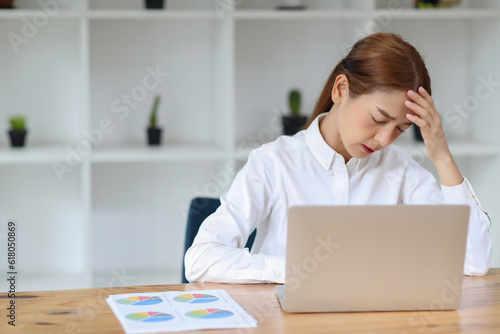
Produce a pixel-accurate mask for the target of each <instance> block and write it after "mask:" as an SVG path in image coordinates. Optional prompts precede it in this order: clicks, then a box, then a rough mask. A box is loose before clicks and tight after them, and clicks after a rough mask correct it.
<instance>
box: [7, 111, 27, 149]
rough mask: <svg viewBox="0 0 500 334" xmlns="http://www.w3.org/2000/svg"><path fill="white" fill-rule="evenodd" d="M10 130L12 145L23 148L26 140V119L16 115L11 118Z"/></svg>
mask: <svg viewBox="0 0 500 334" xmlns="http://www.w3.org/2000/svg"><path fill="white" fill-rule="evenodd" d="M9 123H10V130H9V137H10V144H11V146H12V147H23V146H24V141H25V139H26V134H27V133H28V131H27V130H26V117H24V116H21V115H15V116H10V117H9Z"/></svg>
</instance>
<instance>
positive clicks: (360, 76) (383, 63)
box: [304, 33, 431, 128]
mask: <svg viewBox="0 0 500 334" xmlns="http://www.w3.org/2000/svg"><path fill="white" fill-rule="evenodd" d="M340 74H345V75H346V76H347V79H348V80H349V96H350V97H351V98H356V97H357V96H359V95H363V94H370V93H373V92H374V91H393V90H408V89H412V90H414V91H416V90H417V89H418V87H420V86H422V87H424V89H425V90H426V91H427V92H428V93H429V94H431V79H430V77H429V73H428V72H427V68H426V67H425V63H424V61H423V59H422V57H421V56H420V53H418V51H417V50H416V49H415V48H414V47H413V46H412V45H411V44H409V43H408V42H406V41H404V40H403V39H402V38H401V37H400V36H398V35H395V34H390V33H376V34H372V35H369V36H367V37H365V38H363V39H361V40H359V41H357V42H356V44H354V46H353V47H352V49H351V51H350V52H349V54H348V55H347V56H346V57H345V58H344V59H342V60H341V61H340V62H339V63H338V64H337V66H336V67H335V68H334V69H333V71H332V73H331V74H330V77H329V78H328V80H327V82H326V84H325V87H324V88H323V91H322V92H321V95H320V97H319V99H318V101H317V102H316V106H315V107H314V111H313V113H312V115H311V117H310V118H309V120H308V121H307V124H306V125H305V127H304V128H307V127H308V126H309V125H310V124H311V123H312V121H313V120H314V119H315V118H316V117H317V116H318V115H319V114H321V113H324V112H327V111H330V109H331V108H332V106H333V101H332V98H331V95H332V89H333V85H334V83H335V79H336V78H337V76H338V75H340Z"/></svg>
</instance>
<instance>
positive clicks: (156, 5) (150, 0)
mask: <svg viewBox="0 0 500 334" xmlns="http://www.w3.org/2000/svg"><path fill="white" fill-rule="evenodd" d="M164 2H165V1H164V0H146V8H147V9H162V8H163V6H164Z"/></svg>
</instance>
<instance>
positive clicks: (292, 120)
mask: <svg viewBox="0 0 500 334" xmlns="http://www.w3.org/2000/svg"><path fill="white" fill-rule="evenodd" d="M300 99H301V98H300V92H299V91H298V90H296V89H294V90H291V91H290V93H289V94H288V104H289V106H290V114H291V115H283V116H282V118H281V121H282V124H283V134H284V135H287V136H293V135H294V134H296V133H297V132H299V131H300V130H302V128H303V127H304V125H305V124H306V122H307V117H306V116H302V115H300Z"/></svg>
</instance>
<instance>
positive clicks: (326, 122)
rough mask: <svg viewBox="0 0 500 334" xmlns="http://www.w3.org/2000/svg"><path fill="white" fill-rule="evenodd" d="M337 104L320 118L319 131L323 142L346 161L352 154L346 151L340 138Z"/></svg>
mask: <svg viewBox="0 0 500 334" xmlns="http://www.w3.org/2000/svg"><path fill="white" fill-rule="evenodd" d="M337 112H338V111H337V106H336V105H333V106H332V109H330V112H329V113H328V114H327V115H326V116H325V117H324V118H323V119H322V120H320V123H319V132H320V133H321V135H322V136H323V139H324V140H325V142H326V143H327V144H328V146H330V147H331V148H333V149H334V150H335V152H337V153H339V154H340V155H342V156H343V157H344V160H345V162H346V163H347V162H348V161H349V160H351V158H352V156H351V155H350V154H349V153H348V152H347V150H346V148H345V146H344V143H343V142H342V138H341V137H340V132H339V125H338V117H337Z"/></svg>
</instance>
